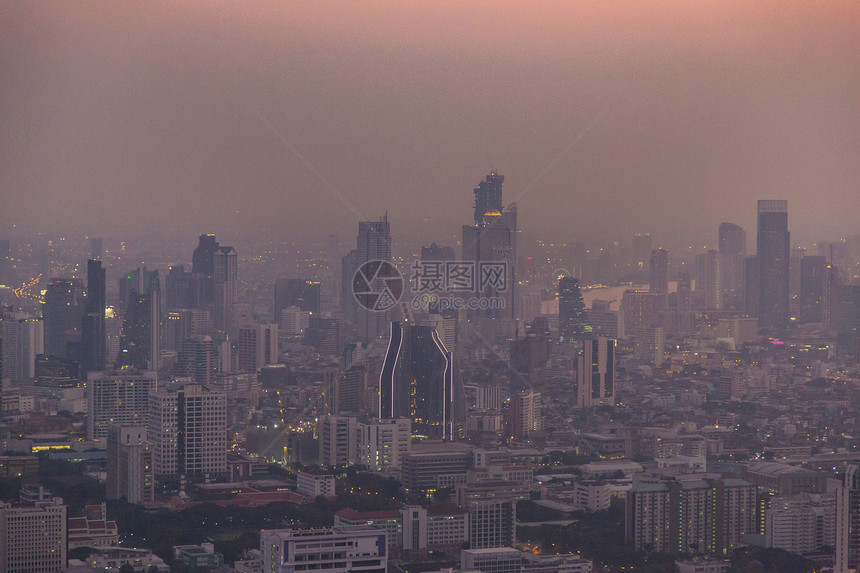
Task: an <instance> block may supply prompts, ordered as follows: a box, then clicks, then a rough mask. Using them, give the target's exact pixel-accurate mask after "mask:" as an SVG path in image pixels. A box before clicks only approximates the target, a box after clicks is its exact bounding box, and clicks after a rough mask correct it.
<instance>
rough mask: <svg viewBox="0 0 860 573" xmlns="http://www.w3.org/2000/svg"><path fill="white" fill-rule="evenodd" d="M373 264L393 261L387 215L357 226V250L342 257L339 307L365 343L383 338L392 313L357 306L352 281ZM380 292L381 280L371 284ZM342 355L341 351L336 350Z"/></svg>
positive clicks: (362, 222)
mask: <svg viewBox="0 0 860 573" xmlns="http://www.w3.org/2000/svg"><path fill="white" fill-rule="evenodd" d="M370 261H386V262H390V261H391V232H390V227H389V224H388V215H386V216H385V217H383V219H382V220H381V221H361V222H360V223H359V224H358V238H357V239H356V248H355V249H353V250H352V251H350V252H349V253H348V254H347V255H345V256H344V257H343V260H342V267H341V270H342V280H341V296H340V306H341V310H342V311H343V313H344V316H345V317H346V319H347V320H349V321H350V322H351V323H352V324H353V325H354V326H355V327H356V328H358V335H359V337H360V338H361V340H362V341H363V342H370V341H373V340H376V339H377V338H379V337H381V336H383V335H384V334H385V331H386V329H387V327H388V322H389V316H390V313H389V312H388V311H387V310H384V311H378V312H377V311H372V310H368V309H366V308H364V307H362V306H361V305H359V304H358V301H357V300H356V298H355V295H354V293H353V287H354V285H353V281H354V280H355V277H356V272H357V271H358V270H359V268H360V267H361V265H363V264H365V263H367V262H370ZM370 286H371V288H373V289H374V290H381V286H382V285H381V279H377V282H376V283H375V284H372V285H370ZM336 350H337V352H340V351H341V350H342V349H341V348H338V349H336Z"/></svg>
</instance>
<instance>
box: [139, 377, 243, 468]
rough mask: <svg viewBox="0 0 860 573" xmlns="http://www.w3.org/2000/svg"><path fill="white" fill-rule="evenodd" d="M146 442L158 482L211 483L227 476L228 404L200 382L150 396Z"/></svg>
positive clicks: (164, 390)
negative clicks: (151, 454) (150, 452)
mask: <svg viewBox="0 0 860 573" xmlns="http://www.w3.org/2000/svg"><path fill="white" fill-rule="evenodd" d="M147 441H148V442H149V443H150V444H151V446H152V451H153V459H152V462H153V468H154V473H155V476H156V479H158V480H161V481H165V482H173V483H175V482H176V480H179V482H180V483H182V481H183V480H188V481H193V482H208V481H210V480H213V479H217V478H221V477H224V476H225V475H226V473H227V400H226V398H225V396H224V394H221V393H218V392H212V391H210V390H208V389H207V388H206V387H205V386H201V385H199V384H186V385H185V386H183V387H182V388H180V389H178V390H170V389H168V388H159V389H158V390H156V391H154V392H152V393H151V394H150V395H149V424H148V433H147Z"/></svg>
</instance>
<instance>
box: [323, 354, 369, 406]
mask: <svg viewBox="0 0 860 573" xmlns="http://www.w3.org/2000/svg"><path fill="white" fill-rule="evenodd" d="M326 382H327V384H326V390H325V398H326V410H327V411H328V412H331V413H332V414H345V413H347V412H358V411H359V410H364V396H365V393H366V391H367V370H366V369H365V367H364V365H362V364H355V365H353V366H352V367H350V368H348V369H346V370H344V371H343V372H332V373H331V375H330V376H329V377H328V378H327V380H326ZM374 406H375V404H374Z"/></svg>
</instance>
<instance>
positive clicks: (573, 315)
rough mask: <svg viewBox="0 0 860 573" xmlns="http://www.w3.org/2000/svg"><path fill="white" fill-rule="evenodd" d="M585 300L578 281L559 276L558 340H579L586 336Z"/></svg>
mask: <svg viewBox="0 0 860 573" xmlns="http://www.w3.org/2000/svg"><path fill="white" fill-rule="evenodd" d="M586 323H587V321H586V317H585V302H584V301H583V300H582V293H581V292H580V290H579V281H578V280H577V279H575V278H573V277H561V278H560V279H559V281H558V333H559V340H561V341H562V342H565V341H579V340H583V339H584V338H585V337H586V333H585V330H586V326H587V325H586Z"/></svg>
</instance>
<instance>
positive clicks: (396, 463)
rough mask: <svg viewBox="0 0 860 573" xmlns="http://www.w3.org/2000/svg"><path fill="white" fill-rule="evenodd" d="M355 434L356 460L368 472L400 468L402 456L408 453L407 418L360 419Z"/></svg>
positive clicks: (409, 439)
mask: <svg viewBox="0 0 860 573" xmlns="http://www.w3.org/2000/svg"><path fill="white" fill-rule="evenodd" d="M357 435H358V446H357V449H356V454H357V456H358V462H357V463H359V464H361V465H363V466H365V467H366V468H367V470H368V471H371V472H375V473H385V472H390V471H393V470H397V469H400V464H401V461H402V460H403V456H405V455H406V454H408V453H409V450H410V446H411V443H412V422H411V421H410V420H409V418H389V419H385V420H380V419H376V418H373V419H370V420H367V421H360V422H358V427H357Z"/></svg>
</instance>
